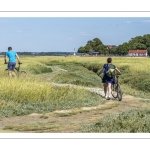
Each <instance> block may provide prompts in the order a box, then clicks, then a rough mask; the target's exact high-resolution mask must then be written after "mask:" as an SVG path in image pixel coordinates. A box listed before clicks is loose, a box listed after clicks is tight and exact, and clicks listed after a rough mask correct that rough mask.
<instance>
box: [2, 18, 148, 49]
mask: <svg viewBox="0 0 150 150" xmlns="http://www.w3.org/2000/svg"><path fill="white" fill-rule="evenodd" d="M145 34H150V18H147V17H141V18H139V17H0V43H1V44H0V51H1V52H4V51H6V50H7V48H8V46H12V48H13V50H15V51H17V52H73V51H74V50H75V51H77V50H78V48H79V47H80V46H85V45H86V44H87V42H88V41H89V40H93V39H94V38H99V39H100V40H101V41H102V43H103V44H104V45H117V46H118V45H120V44H123V43H124V42H128V41H129V40H130V39H131V38H134V37H136V36H143V35H145Z"/></svg>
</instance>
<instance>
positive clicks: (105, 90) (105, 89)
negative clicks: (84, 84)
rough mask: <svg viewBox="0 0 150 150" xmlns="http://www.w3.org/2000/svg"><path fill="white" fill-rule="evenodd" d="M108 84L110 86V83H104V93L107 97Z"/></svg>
mask: <svg viewBox="0 0 150 150" xmlns="http://www.w3.org/2000/svg"><path fill="white" fill-rule="evenodd" d="M107 86H108V83H107V82H106V83H104V94H105V97H106V94H107Z"/></svg>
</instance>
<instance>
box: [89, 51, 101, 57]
mask: <svg viewBox="0 0 150 150" xmlns="http://www.w3.org/2000/svg"><path fill="white" fill-rule="evenodd" d="M88 54H89V55H95V56H97V55H98V54H99V52H95V51H94V50H90V51H89V52H88Z"/></svg>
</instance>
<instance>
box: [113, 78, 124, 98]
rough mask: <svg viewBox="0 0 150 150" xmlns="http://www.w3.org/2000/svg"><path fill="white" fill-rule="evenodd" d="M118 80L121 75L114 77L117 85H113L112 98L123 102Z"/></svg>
mask: <svg viewBox="0 0 150 150" xmlns="http://www.w3.org/2000/svg"><path fill="white" fill-rule="evenodd" d="M118 78H119V75H114V81H115V83H114V84H112V96H113V97H114V98H117V99H118V100H119V101H121V100H122V91H121V88H120V84H119V81H118Z"/></svg>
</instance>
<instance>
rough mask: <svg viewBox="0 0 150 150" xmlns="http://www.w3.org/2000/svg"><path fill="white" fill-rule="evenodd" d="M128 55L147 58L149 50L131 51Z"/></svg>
mask: <svg viewBox="0 0 150 150" xmlns="http://www.w3.org/2000/svg"><path fill="white" fill-rule="evenodd" d="M128 55H129V56H133V57H147V50H129V51H128Z"/></svg>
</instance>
